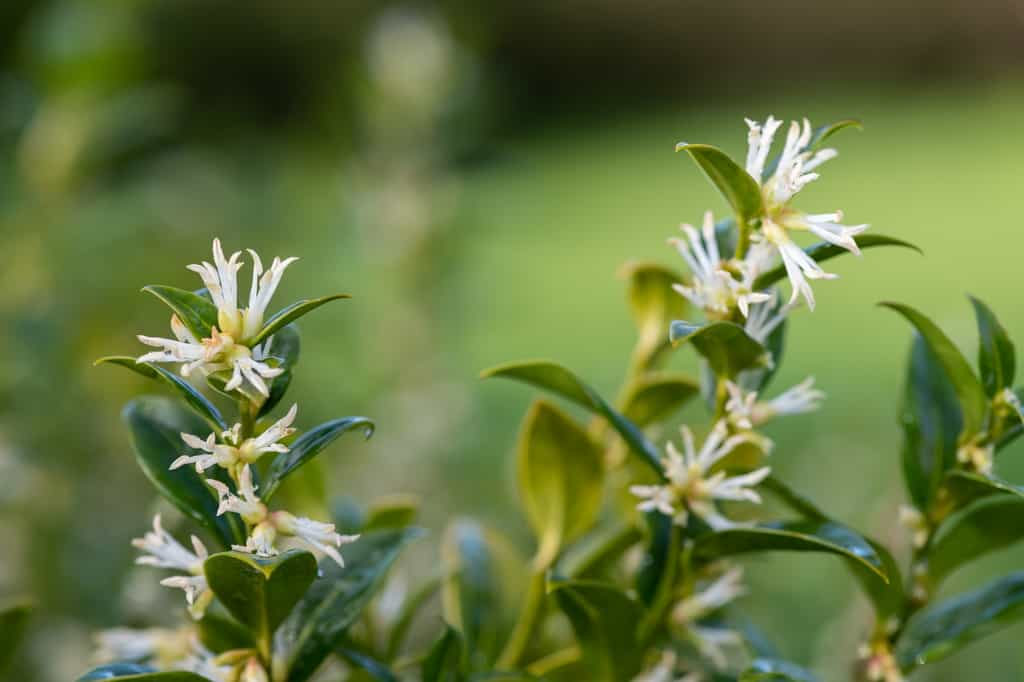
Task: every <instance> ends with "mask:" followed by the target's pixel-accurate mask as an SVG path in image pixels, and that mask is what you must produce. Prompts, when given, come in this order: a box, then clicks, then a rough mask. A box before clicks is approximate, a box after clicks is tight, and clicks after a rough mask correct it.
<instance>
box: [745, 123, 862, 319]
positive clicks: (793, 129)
mask: <svg viewBox="0 0 1024 682" xmlns="http://www.w3.org/2000/svg"><path fill="white" fill-rule="evenodd" d="M780 125H781V123H780V121H778V120H776V119H774V118H772V117H771V116H769V117H768V120H767V121H766V122H765V124H764V125H763V126H762V125H761V124H759V123H757V122H755V121H751V120H750V119H747V126H748V127H749V129H750V132H749V134H748V145H749V149H748V152H747V167H746V170H747V173H749V174H750V176H751V177H753V178H754V180H756V181H757V182H758V184H759V185H760V186H761V194H762V198H763V202H764V208H765V216H764V218H763V220H762V222H761V233H760V235H757V236H758V237H759V238H761V239H763V240H764V241H765V242H766V243H768V244H771V245H772V246H773V247H775V248H776V249H777V250H778V252H779V255H780V256H781V257H782V262H783V265H784V266H785V268H786V274H787V276H788V277H789V282H790V284H791V285H792V288H793V294H792V299H791V300H796V298H797V297H798V296H803V297H804V298H805V299H806V300H807V304H808V306H809V307H810V308H811V309H812V310H813V309H814V294H813V292H812V291H811V287H810V284H809V283H808V282H807V280H808V279H834V278H835V277H836V275H833V274H830V273H827V272H825V271H824V270H823V269H822V268H821V266H820V265H818V264H817V263H816V262H815V261H814V260H813V259H812V258H810V257H809V256H808V255H807V254H806V253H805V252H804V250H803V249H801V248H800V247H799V246H797V245H796V243H795V242H794V241H793V240H792V238H791V237H790V235H789V231H809V232H812V233H814V234H815V235H817V236H818V237H820V238H821V239H823V240H825V241H827V242H829V243H831V244H835V245H836V246H839V247H842V248H844V249H847V250H848V251H850V252H852V253H855V254H858V255H859V254H860V249H859V248H858V247H857V243H856V242H855V241H854V239H853V238H854V237H855V236H856V235H858V234H860V233H861V232H863V231H864V230H866V229H868V226H867V225H853V226H847V225H842V224H840V222H839V221H841V220H842V218H843V215H842V212H841V211H835V212H833V213H822V214H808V213H803V212H801V211H798V210H796V209H794V208H793V207H791V206H790V205H789V203H790V201H791V200H792V199H793V197H794V196H796V194H797V193H798V192H800V190H802V189H803V188H804V187H805V186H807V184H808V183H810V182H813V181H814V180H817V179H818V174H817V173H815V172H812V171H814V170H815V169H816V168H818V166H820V165H821V164H823V163H825V162H826V161H828V160H830V159H833V158H835V157H836V156H837V152H836V150H834V149H819V150H817V151H810V150H809V149H808V147H809V146H810V143H811V137H812V134H813V131H812V130H811V124H810V122H809V121H808V120H807V119H804V120H803V124H802V125H801V124H800V123H798V122H796V121H793V122H792V123H791V124H790V128H789V133H788V135H787V136H786V142H785V145H784V146H783V149H782V153H781V154H780V156H779V159H778V164H777V165H776V167H775V169H774V171H773V172H772V174H771V175H770V176H769V177H764V172H765V162H766V160H767V158H768V154H769V153H770V151H771V146H772V142H773V140H774V137H775V133H776V131H777V130H778V129H779V126H780Z"/></svg>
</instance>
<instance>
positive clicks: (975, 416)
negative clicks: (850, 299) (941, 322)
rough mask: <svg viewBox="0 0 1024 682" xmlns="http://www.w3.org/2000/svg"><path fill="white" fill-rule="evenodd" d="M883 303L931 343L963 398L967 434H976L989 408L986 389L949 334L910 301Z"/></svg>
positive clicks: (925, 340) (939, 362)
mask: <svg viewBox="0 0 1024 682" xmlns="http://www.w3.org/2000/svg"><path fill="white" fill-rule="evenodd" d="M880 305H882V306H884V307H886V308H891V309H892V310H895V311H896V312H897V313H899V314H900V315H902V316H903V317H904V318H906V319H907V321H908V322H910V323H911V324H912V325H914V328H915V329H917V331H918V333H919V334H920V335H921V337H922V338H923V339H924V342H925V343H926V344H928V348H929V349H930V350H931V351H932V353H934V354H935V359H936V361H937V362H938V364H939V366H940V367H941V368H942V369H943V371H944V372H945V374H946V377H947V378H948V379H949V381H950V382H951V383H952V384H953V390H954V391H955V392H956V395H957V398H958V400H959V402H960V412H961V414H962V416H963V431H964V435H966V436H973V435H974V434H976V433H978V432H979V431H981V429H982V427H983V425H984V423H985V413H986V411H987V409H988V398H987V397H986V396H985V389H984V388H982V385H981V382H980V381H978V377H977V376H975V375H974V372H973V371H972V370H971V366H970V364H968V362H967V360H965V359H964V356H963V355H962V354H961V353H960V351H959V350H957V347H956V346H954V345H953V342H952V341H950V340H949V337H948V336H946V335H945V334H944V333H943V331H942V330H941V329H939V328H938V327H937V326H936V325H935V323H934V322H932V321H931V320H929V319H928V318H927V317H925V316H924V315H922V314H921V313H920V312H918V311H917V310H915V309H914V308H911V307H910V306H908V305H904V304H902V303H891V302H886V303H881V304H880Z"/></svg>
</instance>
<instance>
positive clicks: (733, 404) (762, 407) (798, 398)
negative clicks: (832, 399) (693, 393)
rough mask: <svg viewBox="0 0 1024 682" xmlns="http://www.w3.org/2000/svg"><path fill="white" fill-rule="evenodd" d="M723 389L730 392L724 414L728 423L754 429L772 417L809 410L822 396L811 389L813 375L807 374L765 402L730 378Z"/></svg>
mask: <svg viewBox="0 0 1024 682" xmlns="http://www.w3.org/2000/svg"><path fill="white" fill-rule="evenodd" d="M725 388H726V390H727V392H728V395H729V398H728V400H727V401H726V403H725V411H726V414H727V415H728V418H729V421H730V423H732V425H733V426H734V427H736V428H737V429H742V430H750V429H754V428H756V427H758V426H761V425H762V424H764V423H766V422H768V421H769V420H771V419H773V418H775V417H781V416H789V415H794V414H804V413H806V412H812V411H814V410H817V409H818V408H819V407H820V406H821V401H822V400H824V399H825V393H824V391H820V390H818V389H816V388H814V377H808V378H807V379H805V380H804V381H802V382H800V383H799V384H797V385H796V386H794V387H792V388H790V389H789V390H788V391H785V392H784V393H782V394H780V395H778V396H776V397H775V398H772V399H771V400H768V401H758V399H757V396H758V394H757V392H756V391H745V390H744V389H743V388H742V387H740V386H739V385H737V384H735V383H733V382H731V381H726V382H725Z"/></svg>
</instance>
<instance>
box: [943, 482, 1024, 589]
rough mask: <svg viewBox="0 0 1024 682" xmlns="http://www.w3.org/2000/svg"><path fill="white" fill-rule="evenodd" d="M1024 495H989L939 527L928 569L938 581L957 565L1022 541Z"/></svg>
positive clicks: (957, 566)
mask: <svg viewBox="0 0 1024 682" xmlns="http://www.w3.org/2000/svg"><path fill="white" fill-rule="evenodd" d="M1022 526H1024V498H1021V497H1018V496H1017V495H999V496H992V497H986V498H983V499H981V500H978V501H977V502H975V503H973V504H972V505H971V506H969V507H967V508H966V509H963V510H961V511H959V512H957V513H956V514H954V515H953V516H951V517H949V518H948V519H946V521H945V522H944V523H943V524H942V525H941V526H940V527H939V530H938V531H937V532H936V534H935V537H934V538H933V539H932V544H931V550H930V551H929V553H928V572H929V575H930V576H931V577H932V579H933V580H934V581H935V583H936V584H938V583H939V581H941V580H942V579H943V578H945V577H946V576H948V575H949V574H951V573H952V572H953V571H955V570H956V569H957V568H959V567H960V566H962V565H963V564H965V563H967V562H968V561H973V560H974V559H977V558H979V557H981V556H984V555H985V554H988V553H990V552H994V551H996V550H999V549H1003V548H1005V547H1008V546H1010V545H1012V544H1014V543H1016V542H1019V541H1020V540H1024V535H1021V527H1022Z"/></svg>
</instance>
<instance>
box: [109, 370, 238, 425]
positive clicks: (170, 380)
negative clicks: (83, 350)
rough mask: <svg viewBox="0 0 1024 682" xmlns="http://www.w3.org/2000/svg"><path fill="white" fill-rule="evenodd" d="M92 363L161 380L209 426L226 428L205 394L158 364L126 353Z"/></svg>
mask: <svg viewBox="0 0 1024 682" xmlns="http://www.w3.org/2000/svg"><path fill="white" fill-rule="evenodd" d="M93 364H94V365H104V364H110V365H119V366H121V367H125V368H127V369H130V370H132V371H133V372H135V373H136V374H141V375H142V376H144V377H146V378H148V379H157V380H160V381H163V382H164V383H166V384H167V385H168V386H170V387H171V388H173V389H174V390H175V391H177V393H178V395H180V396H181V397H182V398H184V399H185V402H186V403H188V406H189V407H191V408H192V409H193V410H195V411H196V412H197V413H198V414H199V415H201V416H202V417H203V418H204V419H206V420H207V421H208V422H210V425H211V426H215V427H216V428H219V429H221V430H224V429H227V424H226V423H225V422H224V417H223V416H221V413H220V410H218V409H217V407H216V406H215V405H214V404H213V403H211V402H210V401H209V400H207V399H206V396H204V395H203V394H202V393H200V392H199V391H197V390H196V389H195V388H194V387H193V386H192V384H190V383H188V382H187V381H185V380H184V379H182V378H181V377H179V376H178V375H177V374H175V373H174V372H171V371H168V370H166V369H164V368H163V367H160V366H159V365H155V364H150V363H146V362H143V363H139V362H136V361H135V358H133V357H130V356H127V355H109V356H107V357H104V358H100V359H99V360H97V361H96V362H94V363H93Z"/></svg>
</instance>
